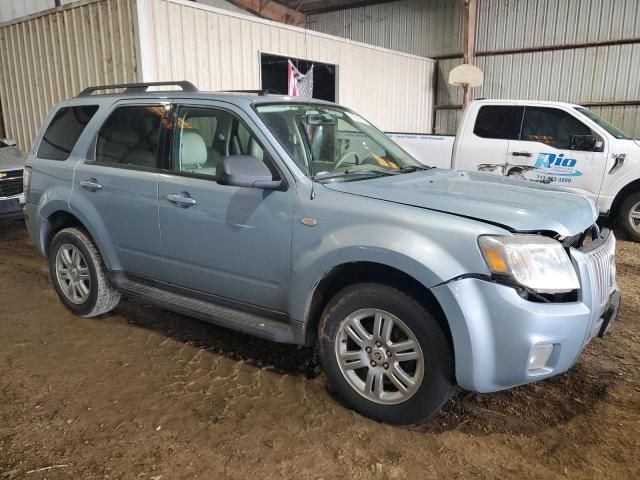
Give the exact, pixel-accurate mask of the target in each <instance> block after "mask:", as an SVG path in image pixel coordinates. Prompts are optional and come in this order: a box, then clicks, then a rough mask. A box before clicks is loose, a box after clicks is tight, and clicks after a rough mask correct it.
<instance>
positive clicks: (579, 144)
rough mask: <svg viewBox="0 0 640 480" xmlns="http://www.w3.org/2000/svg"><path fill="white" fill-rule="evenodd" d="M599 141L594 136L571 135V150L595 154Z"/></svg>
mask: <svg viewBox="0 0 640 480" xmlns="http://www.w3.org/2000/svg"><path fill="white" fill-rule="evenodd" d="M596 144H597V140H596V137H594V136H593V135H571V139H570V140H569V147H570V148H571V150H584V151H587V152H593V151H594V150H595V149H596V146H597V145H596Z"/></svg>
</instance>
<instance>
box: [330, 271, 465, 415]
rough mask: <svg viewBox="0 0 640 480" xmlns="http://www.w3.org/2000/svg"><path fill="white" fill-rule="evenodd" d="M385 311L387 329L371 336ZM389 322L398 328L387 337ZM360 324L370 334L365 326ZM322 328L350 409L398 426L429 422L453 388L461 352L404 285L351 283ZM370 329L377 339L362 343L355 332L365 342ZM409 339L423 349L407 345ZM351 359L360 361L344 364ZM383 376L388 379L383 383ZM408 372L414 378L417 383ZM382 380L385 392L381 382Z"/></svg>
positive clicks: (337, 388) (336, 387)
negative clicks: (455, 354) (455, 358)
mask: <svg viewBox="0 0 640 480" xmlns="http://www.w3.org/2000/svg"><path fill="white" fill-rule="evenodd" d="M378 317H380V320H379V323H380V325H381V327H380V329H379V330H380V332H381V334H380V335H378V336H375V335H371V334H373V332H374V329H375V325H376V318H378ZM389 320H392V323H391V325H393V327H391V330H390V332H391V333H390V335H387V334H385V326H386V325H387V322H389ZM354 322H355V323H354ZM358 324H359V325H360V327H361V328H364V330H365V332H363V331H362V330H361V328H357V325H358ZM354 325H355V327H354ZM347 326H349V327H350V331H349V330H348V329H347ZM318 330H319V331H318V339H319V340H318V350H319V353H320V361H321V363H322V366H323V368H324V371H325V373H326V375H327V378H328V380H329V385H330V386H331V388H332V390H333V391H334V392H335V393H336V394H337V395H338V396H339V397H340V398H341V399H342V400H344V401H345V402H346V403H347V404H348V405H349V406H350V407H352V408H353V409H354V410H356V411H358V412H360V413H361V414H363V415H365V416H367V417H370V418H373V419H375V420H378V421H381V422H385V423H390V424H395V425H419V424H423V423H425V422H426V421H427V420H429V418H430V417H431V416H432V415H434V414H435V413H436V412H438V411H439V410H440V408H441V407H442V405H444V403H445V402H446V401H447V400H448V399H449V398H450V397H451V394H452V393H453V390H454V366H453V363H454V362H453V355H452V352H451V346H450V344H449V341H448V339H447V337H446V335H445V334H444V332H443V330H442V327H441V326H440V325H439V324H438V322H437V321H436V319H435V318H434V317H433V315H432V314H431V313H429V311H427V309H425V307H423V306H422V305H421V304H420V303H419V302H417V301H416V300H415V299H414V298H412V297H411V296H409V295H407V294H405V293H403V292H401V291H400V290H397V289H396V288H393V287H390V286H386V285H381V284H376V283H359V284H355V285H351V286H349V287H346V288H345V289H343V290H342V291H340V292H339V293H338V294H336V295H335V297H333V298H332V299H331V301H330V302H329V304H328V305H327V307H326V309H325V311H324V313H323V315H322V318H321V320H320V324H319V326H318ZM407 331H408V332H407ZM365 333H366V334H369V335H371V337H370V338H369V339H365V340H364V342H361V344H362V346H360V345H359V344H358V342H357V341H356V340H355V337H358V338H360V340H362V339H363V338H364V337H365V336H366V335H365ZM385 337H387V338H390V340H391V341H387V340H385ZM412 337H413V338H412ZM376 338H378V339H379V341H380V343H381V345H380V346H377V345H376V343H375V339H376ZM408 341H409V343H407V342H408ZM416 343H417V346H416ZM401 345H405V346H408V345H413V346H414V347H415V348H410V349H403V348H402V347H401ZM367 348H371V351H370V352H368V351H366V349H367ZM389 354H390V355H389ZM400 357H402V358H403V359H404V358H413V357H416V358H418V360H400ZM339 358H341V359H339ZM419 358H422V360H419ZM345 360H348V361H349V362H351V361H353V363H348V367H342V366H341V364H342V365H345V364H346V363H345ZM371 362H373V363H375V366H372V365H373V363H371ZM367 363H368V364H367ZM381 363H382V366H380V364H381ZM398 366H400V367H401V371H400V370H399V369H398V368H397V367H398ZM356 367H357V368H356ZM371 372H373V373H371ZM372 376H373V379H372V380H370V378H371V377H372ZM379 378H382V379H383V381H382V382H378V381H376V380H377V379H379ZM407 378H409V379H413V384H411V383H410V382H407ZM398 382H400V383H401V384H402V385H403V386H404V390H401V389H400V388H399V387H398V386H397V385H398ZM371 383H372V384H373V385H372V388H369V387H370V386H371ZM380 385H382V390H380V389H378V388H376V386H380ZM407 387H408V388H407Z"/></svg>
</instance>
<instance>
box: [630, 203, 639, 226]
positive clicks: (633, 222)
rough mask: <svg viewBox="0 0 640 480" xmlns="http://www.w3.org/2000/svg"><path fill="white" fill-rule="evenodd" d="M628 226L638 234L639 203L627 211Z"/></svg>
mask: <svg viewBox="0 0 640 480" xmlns="http://www.w3.org/2000/svg"><path fill="white" fill-rule="evenodd" d="M629 225H630V226H631V228H633V229H634V230H635V231H636V232H638V233H640V202H637V203H636V204H635V205H634V206H632V207H631V209H630V210H629Z"/></svg>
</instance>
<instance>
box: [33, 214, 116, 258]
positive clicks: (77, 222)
mask: <svg viewBox="0 0 640 480" xmlns="http://www.w3.org/2000/svg"><path fill="white" fill-rule="evenodd" d="M41 215H42V218H43V219H44V221H43V222H41V226H40V233H39V234H40V242H41V246H42V251H43V253H44V254H45V256H48V254H49V248H50V246H51V241H52V240H53V237H54V236H55V235H56V233H58V232H59V231H61V230H63V229H65V228H68V227H74V226H75V227H79V228H82V229H83V230H84V231H85V232H87V234H88V235H89V238H90V239H91V241H92V242H93V243H94V245H95V246H96V248H97V249H98V251H99V252H100V254H101V256H102V259H103V261H104V263H105V266H106V267H107V269H108V270H113V269H117V265H118V262H117V259H116V256H115V251H112V249H109V248H108V246H107V242H105V238H106V236H105V235H104V234H103V235H101V234H100V229H98V230H96V228H94V226H92V225H91V224H90V222H87V221H86V219H85V218H83V216H81V215H79V214H77V213H75V212H72V211H70V210H68V209H66V208H58V209H51V210H50V211H49V212H46V213H45V212H41ZM103 233H104V232H103Z"/></svg>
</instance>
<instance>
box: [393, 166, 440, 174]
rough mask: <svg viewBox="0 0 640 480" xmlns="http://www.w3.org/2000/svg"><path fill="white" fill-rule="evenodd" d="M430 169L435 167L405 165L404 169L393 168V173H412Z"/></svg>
mask: <svg viewBox="0 0 640 480" xmlns="http://www.w3.org/2000/svg"><path fill="white" fill-rule="evenodd" d="M432 168H436V167H429V166H427V165H405V166H404V167H400V168H394V169H393V171H394V172H396V173H413V172H419V171H423V170H431V169H432Z"/></svg>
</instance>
